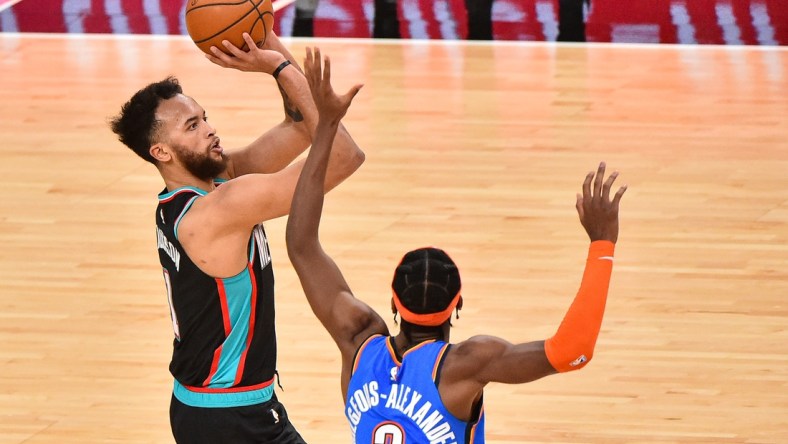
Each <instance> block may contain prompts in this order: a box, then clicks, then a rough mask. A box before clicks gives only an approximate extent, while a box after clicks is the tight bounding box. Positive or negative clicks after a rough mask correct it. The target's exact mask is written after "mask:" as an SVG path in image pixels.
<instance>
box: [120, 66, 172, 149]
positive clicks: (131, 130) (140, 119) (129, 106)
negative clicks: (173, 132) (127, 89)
mask: <svg viewBox="0 0 788 444" xmlns="http://www.w3.org/2000/svg"><path fill="white" fill-rule="evenodd" d="M182 93H183V89H182V88H181V85H180V83H178V79H176V78H175V77H172V76H170V77H167V78H166V79H164V80H162V81H160V82H155V83H151V84H150V85H148V86H146V87H145V88H142V89H141V90H139V91H137V92H136V93H135V94H134V95H133V96H132V97H131V99H129V101H128V102H126V103H124V104H123V106H122V107H121V109H120V114H118V115H117V116H115V117H113V118H112V121H111V122H110V127H111V128H112V132H113V133H115V134H117V135H118V139H119V140H120V141H121V142H123V144H124V145H126V146H127V147H129V148H131V150H132V151H134V152H135V153H137V155H138V156H140V157H142V158H143V159H145V160H147V161H148V162H150V163H153V164H155V163H156V159H154V158H153V156H151V155H150V147H151V145H153V144H154V143H155V140H154V138H155V135H156V130H157V129H158V127H159V124H160V122H158V121H157V120H156V109H157V108H158V107H159V104H160V103H161V102H162V101H164V100H167V99H171V98H173V97H175V96H176V95H177V94H182Z"/></svg>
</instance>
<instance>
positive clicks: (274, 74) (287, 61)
mask: <svg viewBox="0 0 788 444" xmlns="http://www.w3.org/2000/svg"><path fill="white" fill-rule="evenodd" d="M289 64H290V60H285V61H284V62H282V63H281V64H280V65H279V66H277V67H276V69H275V70H274V73H273V76H274V79H276V78H278V77H279V73H280V72H282V70H283V69H285V68H287V65H289Z"/></svg>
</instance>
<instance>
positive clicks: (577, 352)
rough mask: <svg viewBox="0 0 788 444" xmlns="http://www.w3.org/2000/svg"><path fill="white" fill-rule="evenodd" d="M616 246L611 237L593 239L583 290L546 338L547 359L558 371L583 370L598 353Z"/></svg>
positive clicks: (578, 293) (581, 284) (589, 250)
mask: <svg viewBox="0 0 788 444" xmlns="http://www.w3.org/2000/svg"><path fill="white" fill-rule="evenodd" d="M614 248H615V244H613V242H610V241H595V242H592V243H591V246H590V247H589V248H588V259H587V260H586V269H585V272H584V273H583V281H582V282H581V283H580V290H579V291H578V292H577V296H575V300H574V301H573V302H572V305H571V306H570V307H569V310H568V311H567V312H566V315H565V316H564V320H563V321H561V325H560V326H559V327H558V331H557V332H556V333H555V335H553V337H552V338H550V339H548V340H546V341H545V344H544V349H545V354H546V355H547V359H548V360H549V361H550V364H551V365H552V366H553V367H554V368H555V369H556V370H557V371H558V372H568V371H572V370H579V369H581V368H583V367H584V366H585V365H586V364H587V363H588V361H590V360H591V357H592V356H593V354H594V346H595V345H596V339H597V336H599V329H600V327H601V326H602V315H603V314H604V312H605V301H606V300H607V290H608V287H609V286H610V273H611V272H612V271H613V250H614Z"/></svg>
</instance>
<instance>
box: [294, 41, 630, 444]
mask: <svg viewBox="0 0 788 444" xmlns="http://www.w3.org/2000/svg"><path fill="white" fill-rule="evenodd" d="M304 66H305V69H306V76H307V80H308V81H309V84H310V87H311V92H312V96H313V97H314V100H315V103H316V106H317V110H318V115H319V119H318V125H317V131H316V134H315V139H314V143H313V146H312V149H311V151H310V152H309V155H308V157H307V160H306V164H305V165H304V169H303V171H302V172H301V176H300V177H299V180H298V184H297V186H296V191H295V195H294V196H293V206H292V209H291V212H290V218H289V220H288V222H287V234H286V239H287V252H288V255H289V256H290V260H291V262H292V263H293V266H294V267H295V270H296V272H297V273H298V277H299V279H300V280H301V285H302V286H303V288H304V293H305V294H306V297H307V300H308V301H309V304H310V306H311V307H312V310H313V311H314V313H315V315H316V316H317V318H318V319H319V320H320V322H321V323H322V324H323V326H324V327H325V328H326V330H328V332H329V334H330V335H331V337H332V338H333V339H334V341H335V342H336V344H337V346H338V347H339V351H340V354H341V356H342V371H341V390H342V398H343V400H344V402H345V407H344V409H345V414H346V416H347V419H348V421H349V423H350V427H351V430H352V432H353V435H354V440H355V441H354V442H356V443H359V444H361V443H363V444H368V443H370V442H371V443H391V444H401V443H404V442H408V443H429V442H432V443H435V442H440V443H469V442H470V443H480V442H483V441H484V408H483V405H482V402H483V400H482V394H483V390H484V387H485V386H486V385H487V384H489V383H490V382H502V383H506V384H520V383H526V382H530V381H533V380H536V379H539V378H542V377H545V376H548V375H552V374H554V373H557V372H569V371H573V370H579V369H581V368H583V367H585V366H586V365H587V364H588V362H589V361H590V360H591V358H592V356H593V352H594V347H595V344H596V340H597V336H598V334H599V329H600V326H601V323H602V315H603V313H604V309H605V302H606V299H607V292H608V286H609V282H610V275H611V271H612V266H613V250H614V246H615V243H616V241H617V240H618V208H619V201H620V200H621V197H622V196H623V194H624V192H625V190H626V187H621V188H620V189H619V190H618V191H617V192H616V193H615V195H614V196H613V197H612V199H611V197H610V192H611V187H612V186H613V183H614V182H615V180H616V177H617V176H618V174H617V173H615V172H614V173H612V174H610V176H609V177H608V178H607V179H606V180H605V178H604V177H605V169H606V167H605V164H604V163H600V164H599V168H598V169H597V171H596V172H593V171H592V172H590V173H588V175H587V176H586V178H585V180H584V182H583V185H582V193H581V194H578V195H577V201H576V208H577V212H578V215H579V216H580V223H581V224H582V226H583V228H585V231H586V233H587V234H588V237H589V239H590V246H589V250H588V259H587V262H586V267H585V273H584V274H583V279H582V282H581V284H580V290H579V291H578V293H577V295H576V297H575V299H574V301H573V302H572V304H571V305H570V307H569V310H568V311H567V313H566V315H565V317H564V319H563V322H561V324H560V326H559V327H558V330H557V331H556V333H555V335H553V336H552V337H550V338H549V339H547V340H543V341H534V342H526V343H521V344H512V343H509V342H508V341H506V340H504V339H501V338H497V337H493V336H475V337H472V338H470V339H468V340H465V341H462V342H459V343H457V344H450V343H449V333H450V330H449V329H450V323H449V319H450V317H451V314H452V311H453V310H459V309H460V308H461V307H462V304H463V300H462V296H461V295H460V289H461V283H460V274H459V272H458V270H457V267H456V266H455V264H454V262H453V261H452V260H451V258H450V257H449V256H448V255H447V254H446V253H445V252H443V251H442V250H439V249H437V248H421V249H418V250H413V251H411V252H409V253H407V254H406V255H405V256H404V258H403V259H402V262H401V263H400V264H399V265H398V266H397V268H396V270H395V271H394V280H393V283H392V288H393V298H392V310H393V311H394V313H395V315H396V314H397V313H399V315H400V316H401V317H402V325H401V328H400V331H399V332H398V333H397V334H396V335H395V336H389V331H388V328H387V327H386V324H385V322H384V321H383V319H382V318H381V317H380V316H379V315H378V314H377V313H376V312H375V311H374V310H372V309H371V308H370V307H369V306H368V305H367V304H365V303H364V302H362V301H360V300H358V299H356V298H355V297H354V296H353V293H352V292H351V290H350V288H349V286H348V284H347V282H346V281H345V279H344V277H343V276H342V272H341V271H340V269H339V268H338V267H337V265H336V263H335V262H334V261H333V260H332V259H331V257H329V256H328V255H327V254H326V253H325V251H324V250H323V247H322V245H321V243H320V240H319V238H318V230H319V225H320V218H321V213H322V208H323V200H324V197H323V191H322V184H323V181H324V180H325V174H326V166H327V164H328V159H329V153H330V151H331V140H332V139H333V138H334V133H335V132H336V131H337V128H338V125H339V121H340V119H341V118H342V117H343V116H344V115H345V112H346V111H347V109H348V107H349V106H350V102H351V100H352V98H353V96H354V95H355V93H356V92H357V87H356V88H354V89H352V90H351V91H350V92H349V93H347V94H345V95H343V96H338V95H336V94H335V93H334V91H333V90H332V88H331V84H330V78H331V65H330V62H329V60H328V58H326V60H325V67H324V68H323V67H322V60H321V56H320V52H319V51H318V50H316V51H315V54H314V56H313V55H312V54H311V52H309V50H307V58H306V61H305V63H304Z"/></svg>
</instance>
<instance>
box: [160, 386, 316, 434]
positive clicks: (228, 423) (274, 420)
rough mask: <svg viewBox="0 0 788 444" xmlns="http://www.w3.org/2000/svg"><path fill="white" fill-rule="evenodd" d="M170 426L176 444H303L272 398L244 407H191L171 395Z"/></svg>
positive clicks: (285, 415)
mask: <svg viewBox="0 0 788 444" xmlns="http://www.w3.org/2000/svg"><path fill="white" fill-rule="evenodd" d="M170 426H171V427H172V435H173V436H174V437H175V442H177V443H180V444H246V443H249V444H251V443H255V444H268V443H270V444H306V442H305V441H304V439H303V438H301V435H299V434H298V432H297V431H296V429H295V427H293V425H292V424H291V423H290V420H289V419H288V418H287V411H286V410H285V406H283V405H282V404H281V403H280V402H279V401H277V399H276V396H274V397H273V398H271V400H269V401H267V402H264V403H262V404H255V405H250V406H246V407H227V408H204V407H191V406H188V405H186V404H184V403H182V402H180V401H178V399H177V398H176V397H175V395H173V396H172V400H171V401H170Z"/></svg>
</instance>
